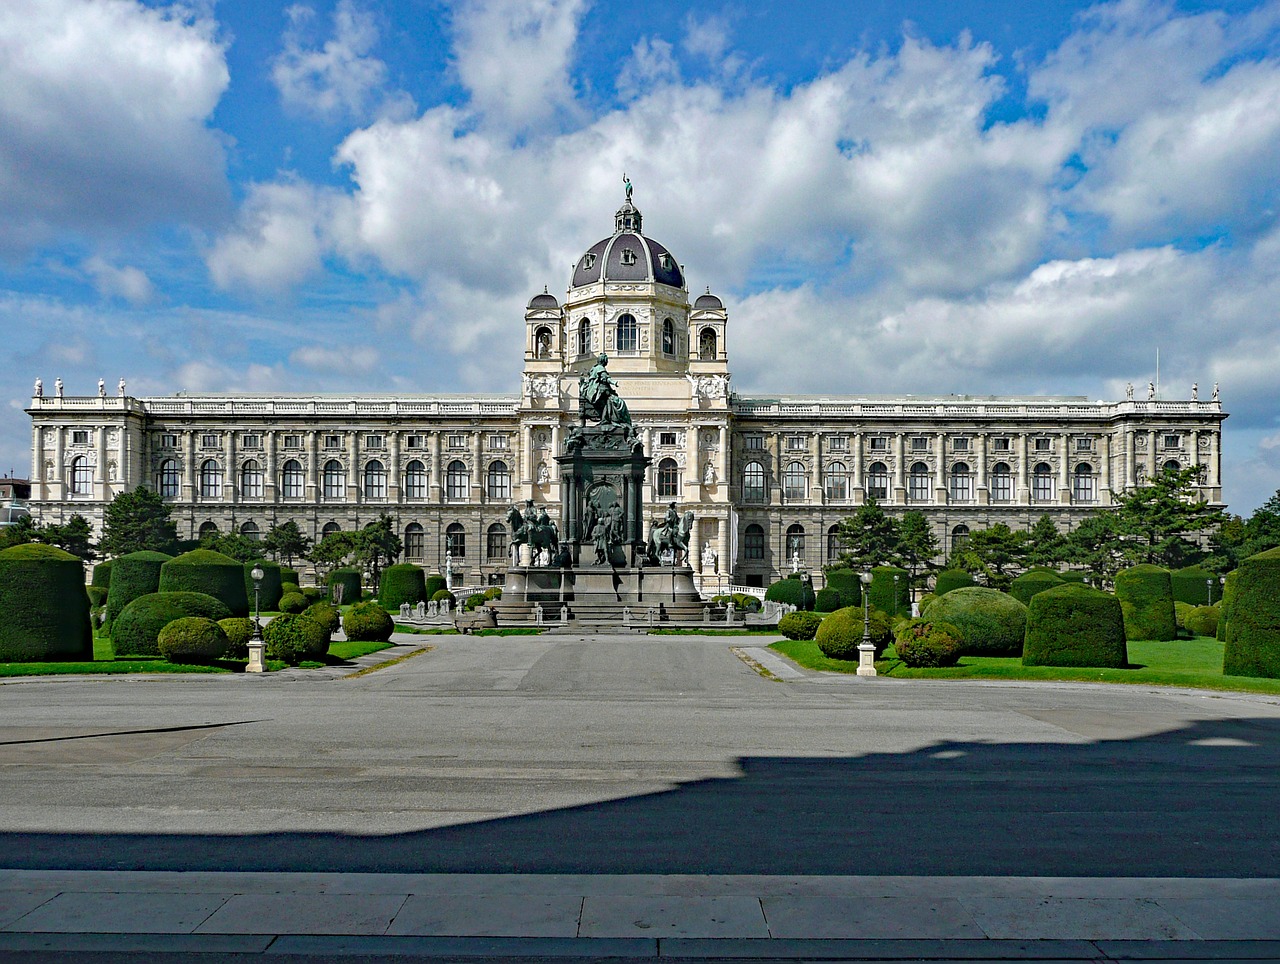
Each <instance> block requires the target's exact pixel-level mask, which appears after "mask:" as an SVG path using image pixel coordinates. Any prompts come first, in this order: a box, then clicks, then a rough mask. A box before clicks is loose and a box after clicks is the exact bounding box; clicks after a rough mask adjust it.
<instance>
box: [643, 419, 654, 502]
mask: <svg viewBox="0 0 1280 964" xmlns="http://www.w3.org/2000/svg"><path fill="white" fill-rule="evenodd" d="M640 437H641V438H642V439H643V440H644V454H645V455H647V456H649V457H650V458H653V429H651V428H649V427H647V426H646V427H645V428H644V429H642V430H641V432H640ZM648 476H649V483H648V485H646V486H644V497H643V500H642V501H643V502H646V503H648V502H657V501H658V466H657V464H656V463H655V464H653V465H651V466H649V471H648Z"/></svg>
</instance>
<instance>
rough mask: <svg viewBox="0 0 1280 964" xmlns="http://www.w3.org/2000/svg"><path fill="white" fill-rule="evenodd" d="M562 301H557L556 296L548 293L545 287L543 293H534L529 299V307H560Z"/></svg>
mask: <svg viewBox="0 0 1280 964" xmlns="http://www.w3.org/2000/svg"><path fill="white" fill-rule="evenodd" d="M559 307H560V302H558V301H556V296H555V295H553V294H548V293H547V289H546V288H543V289H542V293H541V294H537V295H534V296H533V297H532V298H530V299H529V304H528V308H529V309H532V308H559Z"/></svg>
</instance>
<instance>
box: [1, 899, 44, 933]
mask: <svg viewBox="0 0 1280 964" xmlns="http://www.w3.org/2000/svg"><path fill="white" fill-rule="evenodd" d="M57 896H58V892H57V891H56V890H6V891H5V892H4V899H3V900H0V930H3V929H4V928H5V927H7V926H8V925H9V924H12V923H13V922H14V921H16V920H18V919H20V918H22V917H23V916H25V915H27V914H29V913H31V912H32V911H33V910H35V909H36V908H37V907H39V906H40V905H41V904H43V903H44V902H45V901H48V900H53V898H55V897H57Z"/></svg>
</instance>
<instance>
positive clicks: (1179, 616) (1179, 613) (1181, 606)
mask: <svg viewBox="0 0 1280 964" xmlns="http://www.w3.org/2000/svg"><path fill="white" fill-rule="evenodd" d="M1195 608H1196V607H1195V606H1193V605H1191V603H1184V602H1179V601H1178V600H1176V599H1175V600H1174V601H1173V624H1174V625H1175V626H1177V627H1178V629H1186V628H1187V613H1189V612H1191V610H1193V609H1195Z"/></svg>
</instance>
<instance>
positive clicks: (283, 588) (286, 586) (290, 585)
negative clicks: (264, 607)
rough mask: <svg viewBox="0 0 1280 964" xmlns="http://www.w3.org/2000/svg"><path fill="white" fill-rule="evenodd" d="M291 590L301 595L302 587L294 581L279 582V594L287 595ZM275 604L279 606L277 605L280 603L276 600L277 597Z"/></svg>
mask: <svg viewBox="0 0 1280 964" xmlns="http://www.w3.org/2000/svg"><path fill="white" fill-rule="evenodd" d="M291 592H296V593H297V594H298V595H299V596H301V595H302V587H301V586H299V585H298V584H297V583H296V582H282V583H280V595H281V596H287V595H289V593H291ZM276 605H277V606H279V605H280V600H278V599H277V600H276Z"/></svg>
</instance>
